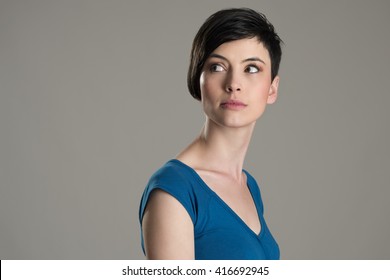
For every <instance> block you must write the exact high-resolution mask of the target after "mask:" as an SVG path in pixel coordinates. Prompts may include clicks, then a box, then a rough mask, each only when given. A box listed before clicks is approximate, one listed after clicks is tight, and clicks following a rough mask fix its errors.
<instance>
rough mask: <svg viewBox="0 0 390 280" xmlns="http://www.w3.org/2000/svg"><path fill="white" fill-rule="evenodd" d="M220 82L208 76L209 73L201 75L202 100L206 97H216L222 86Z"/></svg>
mask: <svg viewBox="0 0 390 280" xmlns="http://www.w3.org/2000/svg"><path fill="white" fill-rule="evenodd" d="M219 85H220V82H219V81H218V79H216V78H215V77H214V78H211V77H208V76H207V75H202V76H201V77H200V91H201V96H202V100H204V99H211V100H212V99H214V98H215V95H216V93H217V92H218V88H219V87H220V86H219Z"/></svg>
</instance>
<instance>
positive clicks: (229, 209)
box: [171, 159, 263, 238]
mask: <svg viewBox="0 0 390 280" xmlns="http://www.w3.org/2000/svg"><path fill="white" fill-rule="evenodd" d="M171 161H174V162H176V163H179V164H180V165H182V166H184V167H185V168H187V169H188V170H189V171H190V172H191V173H192V175H193V176H194V177H195V178H196V179H197V180H198V181H199V182H200V184H201V185H203V187H204V188H205V189H206V190H207V191H208V192H210V193H211V194H212V195H213V196H214V197H215V198H216V199H217V201H219V202H220V204H221V205H222V206H223V207H224V208H225V209H226V210H227V211H228V212H229V213H230V214H231V215H232V216H233V217H235V218H236V219H237V220H238V221H239V223H240V224H242V225H243V227H244V228H245V229H246V230H248V231H249V232H251V234H253V235H255V236H256V237H257V238H260V237H261V235H262V233H263V222H262V219H261V215H260V211H259V208H258V205H257V203H256V200H255V198H254V196H253V192H252V187H251V185H250V183H249V180H250V179H249V176H248V172H247V171H246V170H244V169H243V170H242V172H244V173H245V176H246V179H247V180H246V186H247V188H248V190H249V193H250V195H251V198H252V201H253V204H254V205H255V208H256V214H257V218H258V220H259V224H260V232H259V233H256V232H255V231H254V230H253V229H251V228H250V227H249V226H248V225H247V224H246V223H245V222H244V220H243V219H242V218H241V217H240V216H239V215H238V214H237V213H236V212H235V211H234V210H233V209H232V208H231V207H230V206H229V205H228V204H227V203H226V202H225V201H224V200H223V199H222V198H221V197H220V196H219V195H218V194H217V193H216V192H215V191H214V190H213V189H212V188H210V187H209V186H208V185H207V184H206V182H205V181H204V180H203V179H202V177H201V176H200V175H199V174H198V172H196V171H195V169H193V168H192V167H191V166H189V165H187V164H185V163H184V162H182V161H180V160H178V159H172V160H171Z"/></svg>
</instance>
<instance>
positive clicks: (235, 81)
mask: <svg viewBox="0 0 390 280" xmlns="http://www.w3.org/2000/svg"><path fill="white" fill-rule="evenodd" d="M241 87H242V85H241V82H240V79H239V75H238V74H235V73H233V72H231V73H229V74H228V75H227V77H226V82H225V90H226V92H228V93H235V92H240V91H241Z"/></svg>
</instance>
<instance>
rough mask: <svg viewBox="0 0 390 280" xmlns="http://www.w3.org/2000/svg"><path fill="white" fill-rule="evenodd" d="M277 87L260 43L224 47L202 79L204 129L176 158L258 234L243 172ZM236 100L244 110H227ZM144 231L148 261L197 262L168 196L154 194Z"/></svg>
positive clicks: (184, 221)
mask: <svg viewBox="0 0 390 280" xmlns="http://www.w3.org/2000/svg"><path fill="white" fill-rule="evenodd" d="M278 85H279V77H278V76H276V77H275V78H274V79H273V80H272V79H271V60H270V57H269V53H268V51H267V49H266V48H264V46H263V44H262V43H261V42H259V40H258V39H257V38H251V39H242V40H236V41H231V42H227V43H224V44H222V45H220V46H219V47H218V48H217V49H215V50H214V51H213V53H212V54H211V55H210V56H209V57H208V59H207V61H206V63H205V66H204V68H203V71H202V74H201V77H200V87H201V97H202V101H201V104H202V106H203V110H204V113H205V116H206V121H205V124H204V126H203V128H202V130H201V133H200V135H199V136H198V137H197V138H196V139H195V140H194V141H193V142H192V143H191V144H190V145H189V146H188V147H187V148H185V149H184V150H183V151H182V152H181V153H179V154H178V155H177V157H176V158H177V159H178V160H180V161H182V162H183V163H185V164H186V165H188V166H190V167H191V168H193V169H194V170H195V171H196V172H197V173H198V174H199V176H200V177H201V178H202V179H203V181H205V183H206V184H207V185H208V186H209V187H210V188H211V189H212V190H213V191H214V192H215V193H216V194H217V195H218V196H219V197H221V199H222V200H223V201H224V202H225V203H226V204H227V205H228V206H229V207H230V208H231V209H232V210H233V211H234V212H235V213H236V214H237V215H238V216H239V217H240V218H241V219H242V220H243V222H244V223H245V224H246V225H247V226H248V227H249V228H250V229H251V230H252V231H254V232H255V233H256V234H258V233H259V232H260V231H261V224H260V221H259V218H258V213H257V211H256V207H255V205H254V202H253V199H252V196H251V194H250V192H249V189H248V187H247V183H246V176H245V173H243V171H242V169H243V164H244V159H245V154H246V152H247V149H248V146H249V143H250V139H251V136H252V133H253V129H254V127H255V124H256V121H257V120H258V119H259V118H260V117H261V115H262V114H263V113H264V110H265V108H266V106H267V104H272V103H274V102H275V101H276V98H277V92H278ZM232 100H233V101H234V102H241V103H242V104H244V105H243V106H225V105H224V104H225V103H226V102H227V101H232ZM142 227H143V233H144V242H145V249H146V256H147V258H148V259H194V256H195V254H194V229H193V224H192V221H191V218H190V216H189V215H188V213H187V211H186V210H185V208H184V207H183V206H182V205H181V204H180V202H178V201H177V200H176V199H175V198H174V197H172V196H171V195H169V194H168V193H166V192H164V191H162V190H155V191H154V192H153V193H152V195H151V197H150V200H149V202H148V205H147V207H146V210H145V214H144V218H143V222H142Z"/></svg>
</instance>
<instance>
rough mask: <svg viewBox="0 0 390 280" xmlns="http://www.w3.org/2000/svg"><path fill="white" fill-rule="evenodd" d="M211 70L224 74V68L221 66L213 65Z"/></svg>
mask: <svg viewBox="0 0 390 280" xmlns="http://www.w3.org/2000/svg"><path fill="white" fill-rule="evenodd" d="M210 69H211V71H212V72H222V71H223V67H222V66H221V65H219V64H213V65H211V67H210Z"/></svg>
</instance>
